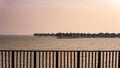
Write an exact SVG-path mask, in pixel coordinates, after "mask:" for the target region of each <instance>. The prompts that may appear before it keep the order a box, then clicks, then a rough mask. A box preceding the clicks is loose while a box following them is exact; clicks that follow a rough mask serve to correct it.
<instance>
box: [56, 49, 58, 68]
mask: <svg viewBox="0 0 120 68" xmlns="http://www.w3.org/2000/svg"><path fill="white" fill-rule="evenodd" d="M56 68H58V51H56Z"/></svg>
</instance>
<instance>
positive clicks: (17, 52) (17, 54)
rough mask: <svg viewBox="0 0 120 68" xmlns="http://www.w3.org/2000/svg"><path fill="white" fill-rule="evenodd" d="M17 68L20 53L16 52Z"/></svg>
mask: <svg viewBox="0 0 120 68" xmlns="http://www.w3.org/2000/svg"><path fill="white" fill-rule="evenodd" d="M16 68H18V52H16Z"/></svg>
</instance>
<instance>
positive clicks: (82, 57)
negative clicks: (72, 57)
mask: <svg viewBox="0 0 120 68" xmlns="http://www.w3.org/2000/svg"><path fill="white" fill-rule="evenodd" d="M83 55H84V54H83V52H82V68H84V64H83V63H84V61H83V58H84V57H83Z"/></svg>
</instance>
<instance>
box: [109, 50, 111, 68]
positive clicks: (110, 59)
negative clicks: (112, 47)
mask: <svg viewBox="0 0 120 68" xmlns="http://www.w3.org/2000/svg"><path fill="white" fill-rule="evenodd" d="M110 62H111V52H109V68H110Z"/></svg>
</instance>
